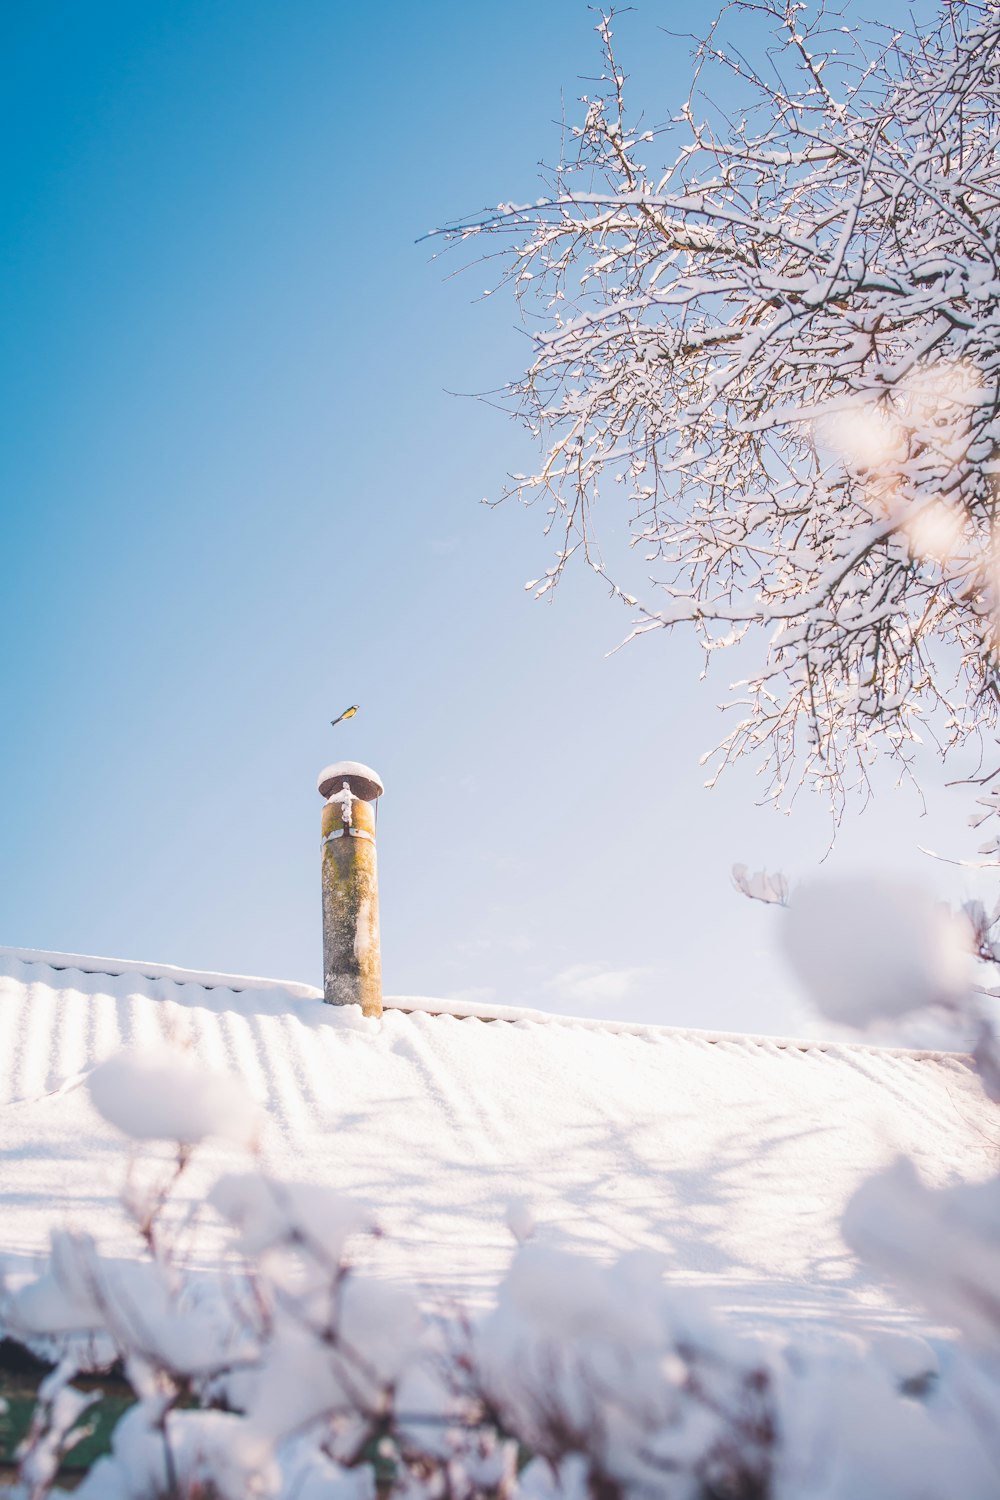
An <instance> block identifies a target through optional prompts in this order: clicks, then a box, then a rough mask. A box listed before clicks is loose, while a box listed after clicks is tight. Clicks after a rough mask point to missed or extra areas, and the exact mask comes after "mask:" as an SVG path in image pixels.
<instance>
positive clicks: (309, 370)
mask: <svg viewBox="0 0 1000 1500" xmlns="http://www.w3.org/2000/svg"><path fill="white" fill-rule="evenodd" d="M900 9H901V8H900V7H898V6H889V5H886V4H880V5H879V6H878V7H876V9H875V11H873V12H871V13H873V14H876V15H878V16H880V17H886V18H889V17H891V16H892V15H893V14H895V13H897V12H898V11H899V10H900ZM684 17H686V8H684V9H682V8H681V7H679V6H674V5H665V4H659V5H641V6H640V7H639V9H638V11H637V12H635V13H634V14H632V15H629V16H625V17H622V18H621V20H620V22H619V26H618V34H619V38H620V42H621V47H622V52H623V54H624V56H625V60H626V64H627V65H628V66H629V67H630V68H631V71H632V72H633V73H634V74H635V75H636V78H635V90H636V96H637V97H638V96H639V95H640V94H642V95H643V96H644V97H645V98H647V99H650V100H651V101H653V112H654V113H657V114H661V115H662V114H665V113H666V112H667V110H668V109H669V108H670V106H671V104H672V103H676V102H677V101H679V99H680V97H681V95H682V92H683V90H684V86H685V81H686V77H687V59H686V56H685V51H684V46H683V44H682V43H680V42H678V41H677V40H676V39H674V38H672V37H670V36H669V35H667V34H666V33H665V32H664V30H662V28H663V27H666V28H668V29H684V27H686V26H687V25H688V24H690V22H689V20H688V19H683V18H684ZM0 25H2V28H3V57H4V71H5V74H6V77H5V79H4V87H3V90H2V91H0V101H2V102H0V109H2V111H3V113H4V115H5V118H4V120H3V139H4V142H5V147H4V164H3V175H4V181H3V194H2V200H0V201H2V205H3V207H2V216H3V219H2V223H3V233H2V245H3V276H2V279H0V299H2V308H0V317H2V326H3V328H4V332H5V336H4V340H3V350H2V353H0V381H2V402H0V424H2V428H3V431H2V441H0V507H2V510H0V524H2V545H3V556H4V561H5V567H4V588H3V591H2V595H0V716H2V717H0V729H2V734H0V770H2V776H3V788H4V796H3V799H2V804H0V847H2V849H3V860H2V864H0V941H3V942H5V943H9V944H12V945H16V946H22V947H45V948H55V949H61V950H65V951H76V952H88V953H103V954H112V955H115V956H119V957H141V958H148V959H158V960H161V961H164V962H171V963H177V964H181V965H188V966H191V967H198V968H214V969H222V970H228V971H236V972H250V973H261V974H268V975H281V976H286V977H293V978H299V979H304V980H310V981H312V982H318V979H319V974H320V926H319V881H318V830H319V814H320V806H321V804H320V800H319V797H318V796H317V794H316V790H315V778H316V773H317V772H318V770H319V769H320V767H321V766H322V765H324V764H325V763H326V762H327V761H328V760H331V759H334V758H337V757H338V756H339V755H347V756H351V757H356V758H359V759H363V760H366V761H368V762H369V763H371V764H373V765H375V766H376V767H377V768H378V770H379V771H380V772H381V773H382V775H383V777H384V779H385V782H386V787H387V791H386V796H385V798H384V803H383V806H382V809H381V816H380V828H379V849H380V861H381V867H380V868H381V890H382V928H383V963H384V971H385V984H386V990H387V992H389V993H396V994H399V993H413V994H419V993H422V994H456V995H457V994H467V995H471V996H475V997H476V998H481V999H495V1000H497V1001H503V1002H507V1003H514V1004H517V1003H524V1004H531V1005H541V1006H546V1007H550V1008H553V1009H561V1010H570V1011H580V1010H585V1011H588V1012H589V1013H595V1014H620V1015H626V1016H631V1017H635V1018H639V1019H648V1020H655V1021H662V1022H668V1023H679V1024H687V1025H706V1026H725V1027H731V1028H741V1029H760V1030H776V1031H783V1030H788V1029H791V1028H794V1027H796V1026H797V1025H798V1024H799V1023H800V1022H801V1017H800V1014H799V1011H798V1009H797V999H796V997H795V994H794V990H793V987H792V985H791V982H790V981H789V980H788V979H787V978H786V976H785V974H784V971H783V969H782V968H781V965H780V962H779V960H778V959H777V957H776V956H775V954H774V951H773V943H772V938H773V914H772V913H770V912H768V911H765V910H763V909H761V908H758V907H756V906H751V905H750V904H749V903H747V902H745V901H742V900H740V899H739V898H738V897H737V896H736V895H735V894H733V893H732V890H731V887H730V880H729V869H730V866H731V865H732V863H733V862H734V861H735V860H742V861H745V862H747V863H750V864H751V865H754V866H756V865H761V864H765V863H767V864H769V865H771V866H774V865H778V864H781V865H782V866H783V867H785V868H786V869H788V870H789V871H790V872H791V873H795V874H804V873H808V872H809V871H811V870H812V869H814V868H815V865H816V862H817V861H818V860H819V859H820V857H821V856H822V855H823V853H824V851H825V849H826V845H827V837H828V826H827V823H826V819H825V816H824V815H823V814H822V812H821V810H820V809H819V808H818V807H815V806H810V805H807V806H805V807H804V808H803V810H802V811H801V813H797V814H796V815H795V816H794V818H793V819H785V818H781V817H778V816H775V815H774V814H773V813H771V812H765V811H762V810H759V809H756V808H755V807H754V806H753V801H754V797H755V795H756V794H757V792H758V790H759V785H758V783H756V782H755V780H754V778H753V776H752V775H751V774H750V773H749V772H742V771H740V772H737V774H736V775H735V776H733V777H731V778H730V780H729V781H728V782H727V783H724V784H723V785H721V786H720V787H719V788H718V789H717V790H716V791H714V792H712V793H707V792H705V791H703V790H702V781H703V779H704V772H703V771H702V770H700V768H699V766H698V756H699V754H700V752H701V751H702V750H704V749H706V748H707V747H708V746H709V745H711V744H712V743H714V741H715V738H717V734H718V714H717V712H716V710H715V707H714V704H715V702H716V699H717V697H718V692H717V691H716V690H715V689H714V688H713V686H712V685H711V684H699V683H698V681H697V672H698V667H699V661H698V657H697V655H696V653H695V652H694V650H693V649H692V648H691V645H690V643H688V642H685V641H683V640H681V639H677V640H676V641H674V640H668V639H667V638H666V637H663V638H660V637H657V638H656V639H646V640H644V641H641V642H639V643H637V644H636V645H635V646H633V647H630V648H629V649H628V650H627V651H624V652H620V653H618V654H616V655H611V656H609V655H608V654H607V653H608V652H609V651H610V649H611V648H612V647H614V646H615V645H616V644H617V643H618V641H619V640H620V639H621V637H622V636H623V635H624V634H625V633H626V631H627V628H628V617H627V615H626V614H624V613H620V612H619V611H618V609H617V607H613V606H612V605H611V603H609V601H608V600H607V599H606V598H605V597H604V595H603V593H602V592H601V590H600V588H599V587H598V586H597V585H596V581H594V580H591V579H590V578H588V577H579V578H577V577H570V578H568V579H567V581H566V583H565V585H564V586H563V587H562V588H561V590H560V591H559V593H558V595H557V597H556V600H555V603H554V604H553V605H552V606H548V605H541V604H535V603H532V601H531V600H530V598H529V597H528V596H526V595H525V594H524V592H523V589H522V585H523V583H524V581H525V580H526V579H527V578H530V577H534V576H535V575H536V574H537V573H538V572H539V571H541V569H542V568H543V567H544V566H545V565H546V564H547V562H548V560H549V556H548V544H547V543H546V541H545V539H544V538H543V537H542V535H541V517H540V516H539V515H538V514H537V513H536V512H533V511H531V510H527V511H525V510H520V509H518V508H516V507H514V506H513V505H511V506H509V507H501V508H500V509H498V510H493V509H490V508H488V507H485V506H482V505H480V504H479V503H478V502H479V501H480V499H481V498H482V497H483V496H494V495H496V494H497V493H498V492H499V490H500V488H501V487H502V482H503V476H504V474H505V473H506V472H507V471H509V470H513V469H517V468H519V467H523V466H525V464H526V460H527V454H526V449H525V439H524V438H523V437H522V436H521V434H520V433H519V432H518V430H517V429H516V428H515V427H514V426H513V425H512V424H511V423H510V421H509V420H508V419H507V418H505V417H504V416H503V415H502V414H500V413H499V412H497V411H496V410H495V409H494V408H492V407H491V406H489V405H486V404H483V403H478V402H475V401H472V400H467V399H459V398H457V397H456V396H454V395H452V394H449V392H455V391H477V390H488V389H491V388H495V387H497V386H498V385H500V384H502V382H503V381H504V380H505V379H507V378H510V377H512V376H515V375H516V374H517V373H518V370H519V368H520V366H521V362H522V361H523V359H524V355H525V347H526V345H525V336H524V334H523V332H521V331H520V330H519V328H518V327H517V325H516V319H515V315H514V311H513V309H512V307H511V305H510V303H509V301H507V300H506V299H503V298H499V297H498V298H495V299H492V300H490V301H486V302H483V301H480V300H478V294H479V293H480V292H481V291H482V290H483V289H484V287H485V286H486V285H488V284H489V280H490V272H489V271H488V269H484V268H473V269H471V270H470V271H468V272H466V273H464V274H462V275H458V276H454V277H453V276H452V275H451V272H453V271H455V270H457V269H458V265H459V262H458V261H457V260H455V259H452V258H447V259H446V260H445V261H444V262H443V263H442V262H432V261H431V259H430V249H429V247H428V246H427V245H426V244H418V243H416V241H417V240H418V237H419V236H420V235H421V234H422V233H423V232H424V231H425V230H426V229H427V228H429V227H430V226H432V225H435V224H440V223H443V222H446V221H449V220H452V219H454V218H456V217H459V216H462V215H464V214H466V213H469V212H471V211H474V210H475V209H477V208H479V207H480V206H482V205H485V204H488V203H491V202H497V201H499V200H500V199H502V198H506V197H513V198H517V197H520V196H525V197H530V196H534V195H535V194H536V193H537V191H538V187H537V166H536V164H537V162H538V160H539V158H541V157H549V158H550V159H551V158H552V157H554V156H555V154H556V152H557V147H558V126H557V124H556V121H557V120H558V116H559V113H560V108H561V98H562V97H563V96H565V99H566V102H567V109H568V112H570V113H572V101H573V99H574V98H575V97H576V96H577V95H578V94H579V93H580V92H581V91H582V90H583V89H584V88H585V87H586V85H585V84H581V82H580V78H581V75H586V74H587V73H592V72H593V71H595V69H596V63H597V50H596V41H595V38H594V36H593V31H592V26H593V16H592V15H591V13H590V12H589V10H588V8H587V6H586V5H585V4H583V3H579V0H546V3H545V4H544V5H542V6H538V5H535V4H528V3H526V0H512V3H507V4H505V5H503V6H502V7H501V6H495V5H485V4H484V5H472V6H470V5H469V4H467V3H464V4H462V3H451V0H448V3H437V0H435V3H431V4H428V5H424V6H421V7H417V6H411V5H402V4H396V3H384V4H381V5H377V6H375V5H373V6H355V7H348V6H344V5H339V4H332V3H326V4H322V3H318V0H287V3H283V4H281V5H275V4H262V3H254V0H240V3H235V0H233V3H220V0H200V3H184V0H171V3H169V4H166V3H156V0H146V3H144V4H143V5H140V6H136V5H132V4H110V3H97V4H94V5H89V6H87V7H82V6H79V5H76V4H68V3H67V4H46V5H44V6H34V7H21V8H13V7H8V8H7V9H6V10H5V13H4V16H3V19H2V22H0ZM660 101H662V104H661V103H660ZM718 681H719V686H720V689H721V688H722V687H724V683H723V679H722V677H721V676H720V677H719V679H718ZM354 701H359V702H360V703H361V704H362V711H361V713H360V714H359V716H358V717H357V719H356V720H355V721H354V723H353V724H352V725H351V726H349V727H347V726H344V727H342V728H341V729H339V730H337V731H332V730H330V728H329V724H328V721H329V719H330V718H331V717H332V716H333V715H334V714H335V713H337V712H339V711H340V709H342V708H343V707H344V706H346V704H348V703H350V702H354ZM965 810H966V804H965V802H964V800H963V799H962V798H961V796H960V794H958V793H956V792H950V793H944V792H941V793H939V794H938V793H935V794H934V795H932V797H931V800H930V811H929V814H928V816H927V817H922V816H921V812H922V809H921V805H920V803H919V802H918V800H917V799H916V797H915V796H914V795H913V794H912V793H909V792H906V791H904V792H898V793H897V792H892V791H891V790H889V789H888V787H887V788H886V789H884V791H883V794H882V795H880V797H879V798H878V799H877V802H876V804H875V805H874V806H873V807H871V808H869V809H868V811H867V812H866V813H865V814H864V816H862V817H858V816H852V817H851V818H850V819H849V820H848V822H847V824H846V825H845V828H844V830H843V833H842V837H841V839H840V841H839V843H838V846H837V849H836V851H835V853H834V855H833V857H832V860H831V861H830V862H829V864H828V868H830V867H832V868H847V867H857V866H865V867H871V866H873V865H875V866H879V867H885V866H888V867H890V868H896V869H906V870H913V871H916V872H918V873H920V874H922V875H923V876H924V877H925V878H926V879H928V880H929V881H930V882H931V883H932V884H936V885H937V886H939V887H941V888H948V887H949V884H950V888H953V889H957V887H956V886H955V882H954V880H953V879H952V878H951V877H950V876H949V875H948V872H947V870H945V869H944V867H941V866H930V865H929V864H928V862H927V861H926V859H925V858H924V857H923V856H921V855H920V854H919V853H918V851H917V844H918V843H926V844H930V845H932V846H934V847H947V848H948V849H949V850H954V851H956V852H959V853H967V852H968V842H969V841H968V839H967V837H966V836H965V835H964V833H963V831H962V827H961V820H962V818H963V815H964V812H965Z"/></svg>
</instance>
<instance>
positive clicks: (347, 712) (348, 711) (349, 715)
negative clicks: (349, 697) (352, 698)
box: [330, 703, 361, 725]
mask: <svg viewBox="0 0 1000 1500" xmlns="http://www.w3.org/2000/svg"><path fill="white" fill-rule="evenodd" d="M360 707H361V705H360V704H359V703H352V704H351V706H350V708H345V709H344V712H343V713H342V714H338V716H337V717H336V718H335V719H331V720H330V724H331V725H336V724H340V723H342V722H343V720H344V719H353V718H354V715H355V714H356V713H357V711H358V709H359V708H360Z"/></svg>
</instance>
